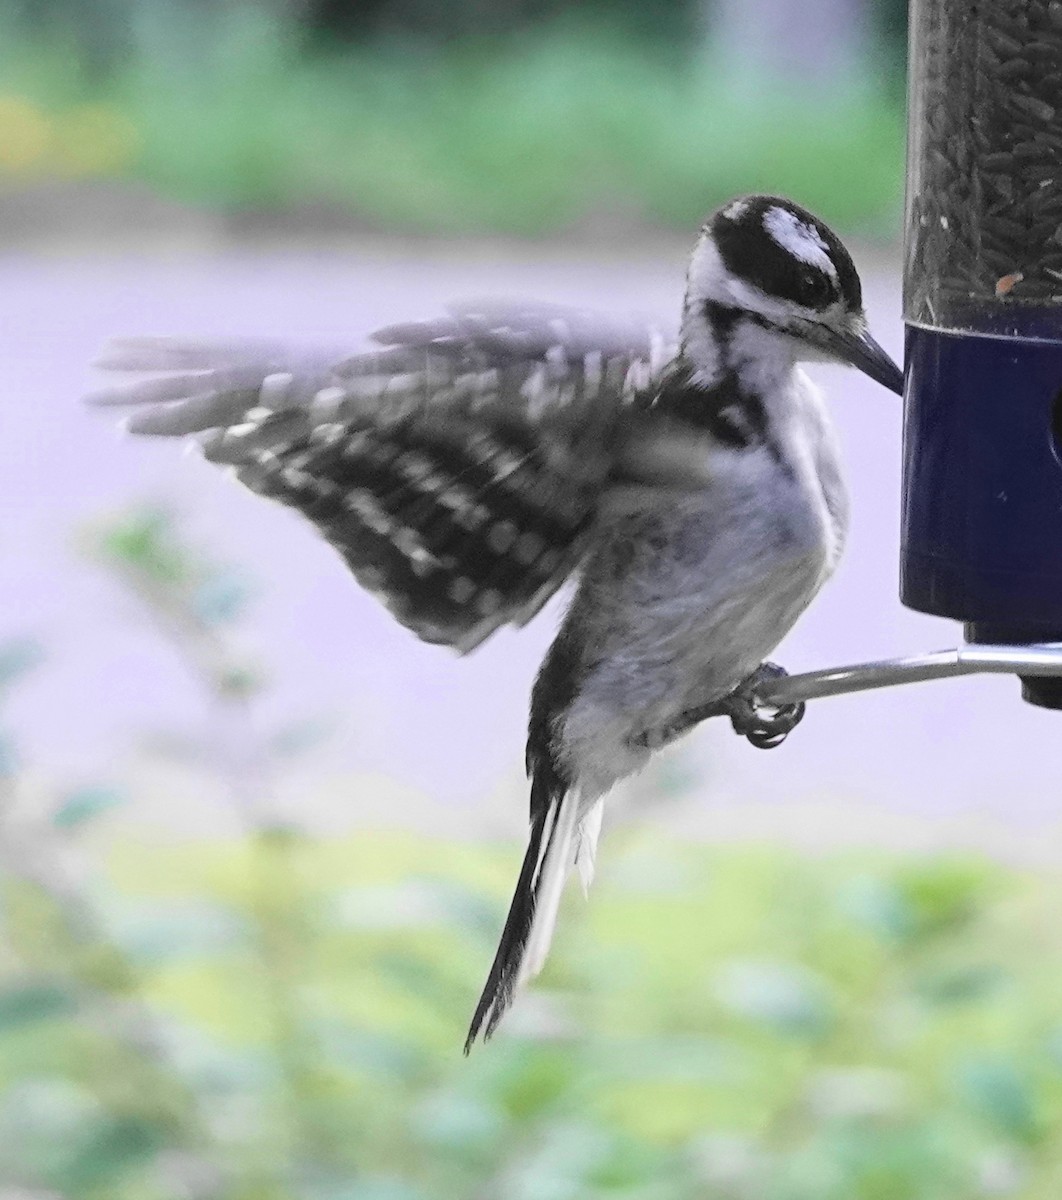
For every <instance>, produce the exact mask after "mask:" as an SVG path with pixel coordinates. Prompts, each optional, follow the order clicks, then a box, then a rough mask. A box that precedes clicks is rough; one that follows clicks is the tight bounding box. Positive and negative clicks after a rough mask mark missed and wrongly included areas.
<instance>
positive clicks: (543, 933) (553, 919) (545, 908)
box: [517, 792, 579, 986]
mask: <svg viewBox="0 0 1062 1200" xmlns="http://www.w3.org/2000/svg"><path fill="white" fill-rule="evenodd" d="M578 815H579V797H578V795H577V794H576V793H575V792H568V793H567V794H566V795H565V796H564V797H563V798H562V799H561V801H560V806H559V809H558V811H557V815H556V818H555V820H554V827H553V831H552V836H550V837H549V839H548V848H547V850H546V852H545V854H544V855H543V856H542V861H541V863H540V864H539V868H538V879H537V883H536V887H535V892H536V900H535V917H534V920H533V921H532V922H531V930H530V932H529V933H528V936H527V945H526V946H525V947H524V954H523V960H522V961H521V963H520V972H519V974H518V976H517V986H520V985H521V984H524V983H526V982H527V981H528V980H529V979H533V978H534V977H535V976H536V975H537V974H538V973H539V971H541V970H542V967H543V964H544V963H545V961H546V955H547V954H549V948H550V944H551V943H552V941H553V931H554V929H555V928H556V925H557V913H558V911H559V910H560V902H561V896H562V894H563V892H564V884H565V882H566V881H567V879H568V872H569V871H570V870H571V868H572V864H573V862H574V861H575V831H576V825H577V818H578Z"/></svg>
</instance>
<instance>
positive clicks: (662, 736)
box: [631, 662, 804, 750]
mask: <svg viewBox="0 0 1062 1200" xmlns="http://www.w3.org/2000/svg"><path fill="white" fill-rule="evenodd" d="M785 674H787V672H786V671H785V669H784V668H783V667H780V666H778V664H777V663H771V662H765V663H761V664H760V665H759V666H758V667H757V668H756V670H755V671H753V672H752V674H751V675H750V676H749V677H748V679H746V680H744V681H743V682H742V683H739V684H738V686H737V687H736V688H734V690H733V691H732V692H730V693H729V694H728V695H726V696H724V697H723V698H722V699H721V700H713V701H712V702H711V703H710V704H702V705H700V706H699V707H698V708H691V709H688V710H687V711H686V712H684V713H682V714H681V715H680V716H678V717H677V718H676V719H675V720H674V721H672V722H671V723H670V724H668V725H665V726H663V727H662V728H658V729H652V730H646V732H644V733H642V734H640V735H639V736H638V737H635V738H632V739H631V745H632V746H636V747H637V748H639V749H644V750H659V749H660V748H661V747H663V746H666V745H667V744H668V743H669V742H673V741H674V740H675V739H676V738H678V737H681V736H682V734H684V733H687V732H689V730H691V729H692V728H693V727H694V726H695V725H699V724H700V723H701V722H702V721H707V720H708V719H709V718H711V717H729V718H730V724H731V725H732V726H733V727H734V732H735V733H738V734H741V735H742V736H743V737H746V738H748V740H749V741H750V742H751V743H752V744H753V745H754V746H756V747H757V749H760V750H773V749H774V747H775V746H780V745H781V744H782V742H784V741H785V739H786V737H788V735H789V734H790V733H791V732H792V731H793V730H794V729H795V728H796V727H797V725H799V724H800V721H801V719H802V718H803V716H804V702H803V701H801V702H800V703H799V704H783V705H780V706H777V707H776V706H774V705H770V704H764V702H763V701H762V700H760V699H759V698H758V696H757V695H756V692H757V690H758V689H759V688H760V687H761V686H762V685H763V684H765V683H768V682H769V681H770V680H772V679H778V678H780V677H781V676H783V675H785Z"/></svg>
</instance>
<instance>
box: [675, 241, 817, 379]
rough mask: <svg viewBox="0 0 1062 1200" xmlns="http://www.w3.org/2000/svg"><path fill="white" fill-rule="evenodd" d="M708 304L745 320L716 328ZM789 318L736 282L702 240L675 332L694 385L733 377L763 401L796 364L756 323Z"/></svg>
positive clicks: (785, 346)
mask: <svg viewBox="0 0 1062 1200" xmlns="http://www.w3.org/2000/svg"><path fill="white" fill-rule="evenodd" d="M713 303H714V304H716V305H719V306H721V307H722V308H724V309H728V310H731V311H732V310H735V309H736V310H738V311H742V312H744V313H746V314H748V315H746V316H741V317H738V318H737V319H736V320H734V321H733V322H732V323H727V324H726V325H721V324H720V323H719V322H718V321H717V320H713V317H712V313H711V305H712V304H713ZM789 315H790V313H789V311H788V310H787V309H786V307H785V306H784V305H783V304H782V302H781V301H778V300H775V299H773V298H771V297H770V296H767V295H766V294H765V293H764V292H761V291H760V290H759V289H758V288H756V287H753V286H752V285H751V284H748V283H745V282H744V281H742V280H740V279H735V278H734V277H733V276H732V275H731V274H730V273H729V272H728V271H727V269H726V267H725V266H724V265H723V260H722V258H721V257H720V255H719V251H718V250H717V249H716V246H715V243H714V242H713V241H712V240H711V238H709V237H707V236H705V237H702V238H701V241H700V243H699V244H698V246H697V249H696V251H695V252H694V255H693V258H692V259H691V260H690V269H689V274H688V276H687V281H686V300H685V304H684V305H683V310H682V326H681V332H680V344H681V347H682V353H683V355H684V357H685V359H686V361H687V363H688V364H689V366H690V367H691V368H692V370H691V376H692V379H693V381H694V382H695V383H697V384H698V385H699V386H701V387H706V388H711V387H714V386H715V385H716V384H718V383H722V382H723V380H724V379H726V378H727V377H728V376H731V377H733V376H736V377H737V379H738V381H739V383H740V384H741V386H742V387H743V388H744V389H745V390H747V391H751V392H755V393H756V394H758V395H760V396H764V397H766V396H767V395H769V394H770V393H771V392H773V391H776V390H778V389H780V388H782V387H784V385H785V383H786V382H787V380H788V379H789V377H790V376H791V375H792V372H793V369H794V367H795V364H796V358H797V344H796V342H795V341H794V339H793V338H791V337H788V336H786V334H784V333H782V332H781V331H780V330H775V329H767V328H764V326H763V324H762V323H760V321H759V320H758V319H757V318H758V317H762V318H765V319H767V320H771V319H774V320H777V321H779V322H782V321H783V320H784V319H785V318H786V317H787V316H789Z"/></svg>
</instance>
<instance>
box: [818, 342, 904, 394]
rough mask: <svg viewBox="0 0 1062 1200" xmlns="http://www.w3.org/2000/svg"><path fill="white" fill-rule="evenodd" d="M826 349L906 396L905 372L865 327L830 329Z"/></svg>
mask: <svg viewBox="0 0 1062 1200" xmlns="http://www.w3.org/2000/svg"><path fill="white" fill-rule="evenodd" d="M826 349H827V350H828V351H829V353H830V354H832V355H833V356H834V357H835V358H837V359H840V361H841V362H845V363H848V364H849V366H853V367H857V368H858V369H859V370H860V371H862V372H863V374H864V375H869V376H870V378H871V379H873V380H874V382H875V383H880V384H881V385H882V387H887V388H888V389H889V391H890V392H895V393H896V394H897V395H898V396H902V395H903V371H901V370H900V368H899V367H898V366H897V365H896V364H895V363H894V362H893V361H892V359H891V358H890V357H889V356H888V355H887V354H886V353H885V351H884V350H882V348H881V347H880V346H879V345H878V343H877V342H876V341H874V339H873V338H872V337H871V336H870V334H869V333H868V332H867V331H866V330H865V329H862V330H855V329H851V328H845V329H829V328H828V329H827V330H826Z"/></svg>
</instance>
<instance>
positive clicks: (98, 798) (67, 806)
mask: <svg viewBox="0 0 1062 1200" xmlns="http://www.w3.org/2000/svg"><path fill="white" fill-rule="evenodd" d="M126 799H127V797H126V796H125V794H124V793H123V792H121V791H119V790H118V789H117V788H113V787H106V786H103V785H95V786H89V787H82V788H77V789H76V790H74V791H72V792H69V793H67V795H66V796H65V797H64V799H63V800H62V801H61V802H60V804H59V806H58V807H57V808H56V809H55V811H54V812H53V813H52V824H53V825H55V826H56V828H58V829H76V828H77V827H78V826H80V825H84V824H86V823H87V822H89V821H91V820H92V819H93V818H94V817H98V816H99V815H100V814H101V813H105V812H108V811H109V810H110V809H113V808H118V807H119V806H121V805H122V804H124V803H125V802H126Z"/></svg>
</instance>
